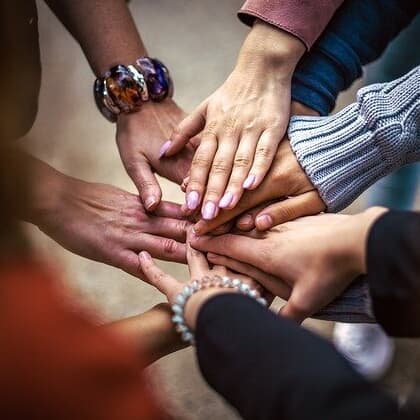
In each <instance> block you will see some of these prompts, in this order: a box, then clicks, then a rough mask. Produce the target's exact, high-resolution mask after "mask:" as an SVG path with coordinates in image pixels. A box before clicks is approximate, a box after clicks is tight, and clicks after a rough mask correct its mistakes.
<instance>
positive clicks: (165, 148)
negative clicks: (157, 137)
mask: <svg viewBox="0 0 420 420" xmlns="http://www.w3.org/2000/svg"><path fill="white" fill-rule="evenodd" d="M171 143H172V142H171V141H170V140H168V141H166V142H165V143H163V144H162V146H161V148H160V150H159V159H162V158H163V156H165V153H166V152H167V151H168V149H169V147H170V146H171Z"/></svg>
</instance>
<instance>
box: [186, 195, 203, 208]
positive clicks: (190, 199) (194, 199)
mask: <svg viewBox="0 0 420 420" xmlns="http://www.w3.org/2000/svg"><path fill="white" fill-rule="evenodd" d="M199 199H200V196H199V195H198V192H197V191H191V192H189V193H188V194H187V207H188V209H189V210H195V209H196V208H197V206H198V203H199Z"/></svg>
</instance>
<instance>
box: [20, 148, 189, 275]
mask: <svg viewBox="0 0 420 420" xmlns="http://www.w3.org/2000/svg"><path fill="white" fill-rule="evenodd" d="M24 156H25V159H26V162H27V165H31V169H32V172H31V173H32V174H33V175H34V177H36V179H37V181H38V182H37V183H36V185H34V188H33V191H32V197H31V200H30V208H29V209H27V211H26V212H25V214H22V215H21V217H22V218H23V219H24V220H27V221H29V222H31V223H34V224H36V225H37V226H38V227H39V228H40V229H41V230H42V231H44V232H45V233H46V234H47V235H48V236H50V237H51V238H53V239H54V240H55V241H57V242H58V243H59V244H60V245H62V246H63V247H64V248H66V249H68V250H70V251H72V252H74V253H76V254H78V255H81V256H83V257H86V258H90V259H92V260H96V261H100V262H103V263H105V264H109V265H112V266H115V267H117V268H121V269H122V270H124V271H126V272H128V273H130V274H132V275H134V276H137V277H140V278H141V277H142V273H141V271H140V270H139V262H138V255H137V254H138V252H139V251H141V250H144V249H146V250H148V251H149V252H150V253H151V254H152V255H153V256H155V257H156V258H160V259H164V260H169V261H177V262H185V252H186V245H185V236H186V234H185V231H186V229H187V227H188V226H189V222H188V221H186V220H184V218H183V214H182V212H181V210H180V206H179V205H178V204H174V203H168V202H162V203H161V204H160V205H159V207H158V208H157V209H156V212H155V213H154V214H152V215H151V214H148V213H147V212H146V211H145V210H144V207H143V206H142V204H141V202H140V200H139V197H138V196H137V195H134V194H131V193H128V192H126V191H124V190H121V189H119V188H116V187H113V186H111V185H105V184H97V183H90V182H84V181H81V180H78V179H75V178H70V177H68V176H65V175H63V174H61V173H60V172H58V171H56V170H55V169H53V168H52V167H50V166H48V165H46V164H45V163H43V162H41V161H39V160H37V159H35V158H32V157H31V156H29V155H24Z"/></svg>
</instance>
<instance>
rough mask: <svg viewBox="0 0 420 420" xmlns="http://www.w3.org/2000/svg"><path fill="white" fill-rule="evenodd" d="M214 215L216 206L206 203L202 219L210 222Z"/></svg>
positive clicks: (209, 202) (211, 202) (210, 202)
mask: <svg viewBox="0 0 420 420" xmlns="http://www.w3.org/2000/svg"><path fill="white" fill-rule="evenodd" d="M215 214H216V204H214V203H213V201H207V203H206V204H205V205H204V207H203V211H202V215H203V219H205V220H211V219H213V217H214V215H215Z"/></svg>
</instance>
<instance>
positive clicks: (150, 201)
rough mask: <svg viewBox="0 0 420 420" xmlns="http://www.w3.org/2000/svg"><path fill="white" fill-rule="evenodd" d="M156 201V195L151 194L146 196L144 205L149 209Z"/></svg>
mask: <svg viewBox="0 0 420 420" xmlns="http://www.w3.org/2000/svg"><path fill="white" fill-rule="evenodd" d="M156 203H157V199H156V197H155V196H153V195H151V196H150V197H147V198H146V201H145V203H144V205H145V207H146V209H147V210H151V209H152V208H153V206H154V205H155V204H156Z"/></svg>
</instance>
